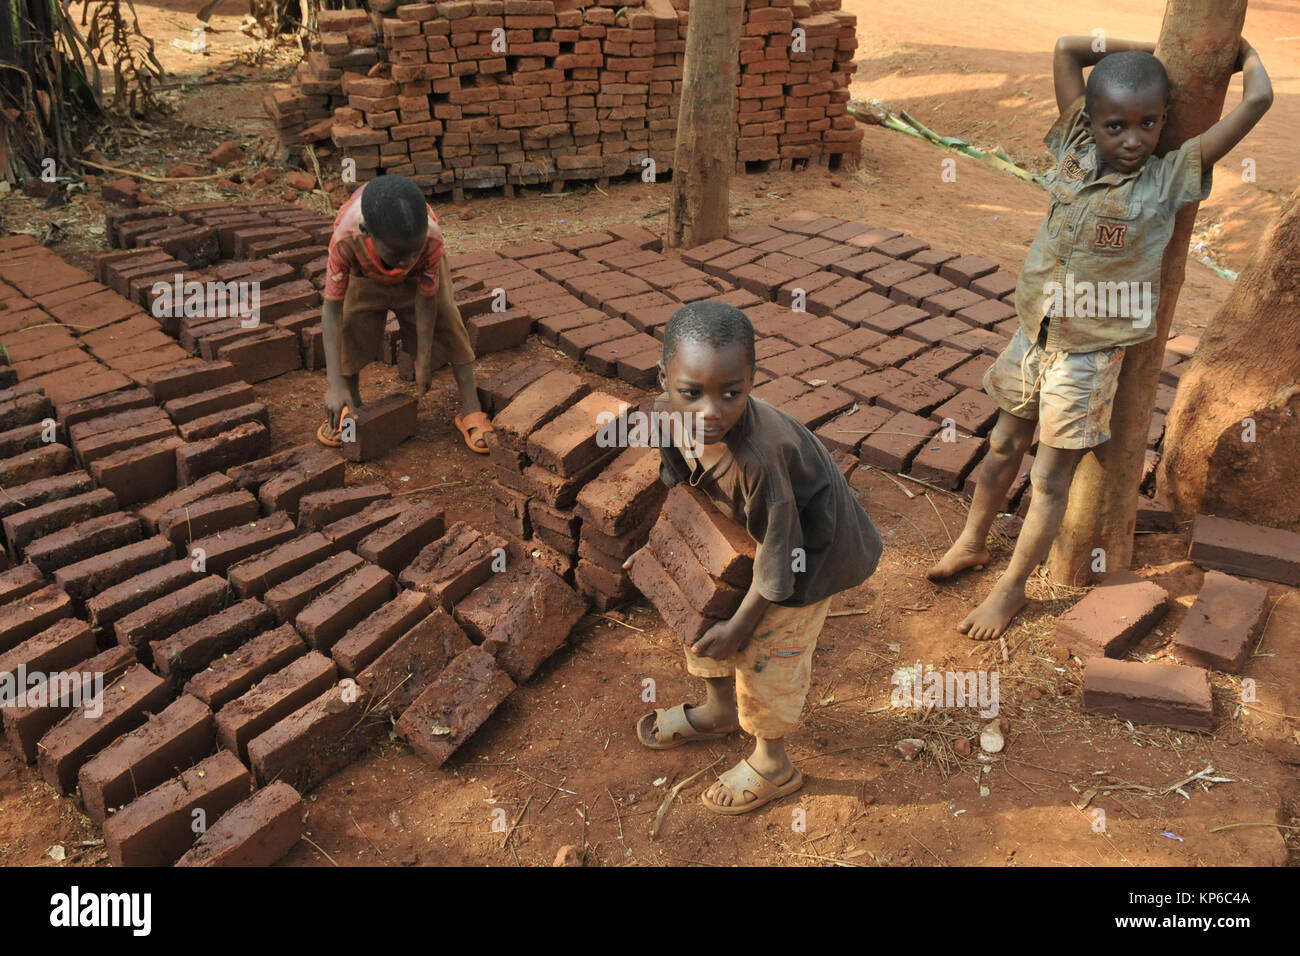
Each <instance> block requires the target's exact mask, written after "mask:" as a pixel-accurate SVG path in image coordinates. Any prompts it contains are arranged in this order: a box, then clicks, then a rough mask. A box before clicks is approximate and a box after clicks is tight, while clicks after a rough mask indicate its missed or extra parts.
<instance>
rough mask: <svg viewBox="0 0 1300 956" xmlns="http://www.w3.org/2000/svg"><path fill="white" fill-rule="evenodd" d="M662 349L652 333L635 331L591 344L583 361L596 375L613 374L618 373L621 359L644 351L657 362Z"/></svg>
mask: <svg viewBox="0 0 1300 956" xmlns="http://www.w3.org/2000/svg"><path fill="white" fill-rule="evenodd" d="M662 351H663V346H662V345H661V344H660V342H659V340H658V339H656V338H655V337H654V336H653V335H646V334H645V333H643V332H635V333H633V334H632V335H629V336H626V337H625V338H621V339H614V340H612V341H609V342H602V343H600V344H599V345H593V346H592V347H591V348H589V349H587V351H586V353H585V354H584V355H583V363H584V364H585V365H586V366H587V367H588V368H589V369H591V370H592V371H593V372H595V373H596V374H597V375H608V376H614V375H617V374H618V363H619V361H620V360H621V359H627V358H629V357H632V356H637V355H640V354H641V353H643V352H644V353H649V354H651V355H653V356H654V358H655V361H656V363H657V362H658V360H659V357H660V355H661V354H662Z"/></svg>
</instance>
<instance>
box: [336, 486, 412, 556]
mask: <svg viewBox="0 0 1300 956" xmlns="http://www.w3.org/2000/svg"><path fill="white" fill-rule="evenodd" d="M410 507H411V502H410V501H408V500H405V499H402V500H392V499H387V498H382V499H378V500H376V501H373V502H371V503H370V504H368V505H366V506H365V507H364V508H362V509H361V510H360V511H357V512H354V513H353V514H350V515H346V516H344V517H342V518H339V519H338V520H337V521H332V522H330V523H329V524H327V525H326V526H325V527H324V528H322V529H321V532H322V533H323V534H324V535H325V537H327V538H329V539H330V541H331V542H333V545H334V550H336V551H350V550H353V549H355V548H356V547H357V545H358V544H359V543H360V542H361V539H362V538H365V537H367V536H368V535H370V534H373V533H374V532H375V531H378V530H379V529H380V528H381V527H383V526H384V525H386V524H388V523H389V522H390V521H392V520H393V519H395V518H397V517H398V516H399V515H401V514H402V513H403V512H404V511H406V510H407V509H408V508H410Z"/></svg>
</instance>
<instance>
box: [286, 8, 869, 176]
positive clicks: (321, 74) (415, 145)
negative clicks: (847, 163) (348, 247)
mask: <svg viewBox="0 0 1300 956" xmlns="http://www.w3.org/2000/svg"><path fill="white" fill-rule="evenodd" d="M838 7H839V0H818V2H814V3H810V2H807V0H794V2H793V3H790V2H788V0H787V2H784V3H782V2H780V0H749V2H748V3H747V4H746V11H745V21H744V26H743V36H742V39H741V51H740V77H739V91H738V93H739V105H738V120H737V134H738V143H737V156H736V158H737V162H738V163H739V164H741V168H747V167H745V166H744V164H747V163H748V164H762V165H763V166H764V167H765V166H766V165H767V164H768V163H772V162H777V163H780V164H781V165H782V166H783V167H784V168H791V167H793V166H795V165H798V164H801V163H806V162H810V161H815V162H824V163H829V164H832V165H835V164H838V162H839V160H840V159H841V158H842V157H843V156H845V155H850V156H852V155H856V153H857V149H858V145H859V143H860V140H861V136H862V133H861V130H859V129H857V128H856V125H855V123H854V122H853V119H852V117H850V116H849V115H848V114H847V111H846V107H847V104H848V99H849V95H848V84H849V80H850V77H851V75H852V72H853V70H854V68H855V67H854V64H853V51H854V50H855V49H856V45H857V40H856V35H855V29H854V28H855V24H856V17H855V16H854V15H852V14H849V13H845V12H843V11H841V10H839V9H838ZM367 17H369V19H367ZM688 17H689V8H688V3H687V0H643V2H633V3H624V2H623V0H594V2H593V0H449V2H439V3H414V4H405V5H400V6H397V7H396V8H395V10H394V11H393V12H392V14H391V15H384V14H379V13H371V14H368V15H367V14H366V13H365V11H334V12H329V13H322V34H321V39H322V48H323V49H322V52H320V53H316V54H312V56H311V57H309V59H308V60H307V61H306V62H305V63H304V64H303V65H302V66H301V67H300V68H299V71H298V73H297V74H296V76H295V78H294V81H293V84H292V86H291V88H290V90H288V91H284V92H283V93H278V94H274V95H273V96H272V97H268V106H267V108H268V110H270V111H271V113H272V116H273V118H274V119H275V121H276V123H277V125H279V126H280V129H281V131H282V133H283V134H287V136H288V137H289V138H290V141H293V139H292V138H293V137H296V136H299V135H301V134H303V133H304V129H305V128H306V127H307V126H308V125H309V124H316V125H312V126H311V130H310V132H308V133H306V135H305V138H307V139H315V138H317V137H318V136H319V133H320V131H321V129H322V127H321V126H320V125H319V123H320V120H321V119H322V118H323V117H324V115H325V113H324V110H325V109H326V104H327V102H328V103H331V104H332V103H333V102H335V101H336V100H337V99H338V94H337V91H339V90H341V92H342V94H343V95H344V96H346V99H347V105H346V106H341V107H337V108H334V110H333V120H334V122H333V127H332V136H333V141H334V143H335V144H336V145H337V146H338V147H339V148H340V149H341V150H342V157H343V158H345V159H350V160H352V161H353V162H354V163H355V167H356V173H357V179H358V181H363V180H365V179H369V178H371V177H372V176H374V175H377V174H379V173H380V172H381V171H382V172H393V173H401V174H403V175H407V176H410V177H412V178H413V179H415V180H416V182H418V183H420V185H421V186H423V187H424V188H425V189H426V190H427V191H429V192H431V193H440V192H447V191H451V192H452V193H453V195H454V196H455V197H456V198H460V196H461V195H462V194H463V191H464V190H465V189H483V188H492V187H504V189H505V192H506V194H507V195H509V194H511V190H512V188H513V187H514V186H516V185H525V184H538V183H553V184H556V188H561V187H562V184H563V182H564V181H565V180H580V179H597V180H603V179H607V178H608V177H610V176H619V175H623V174H626V173H642V172H643V171H644V170H645V168H646V166H645V162H644V161H645V160H646V159H651V160H653V161H654V164H655V170H656V172H660V171H664V172H666V171H668V170H670V169H671V168H672V163H673V144H674V138H675V132H676V126H677V110H678V107H679V103H680V100H681V85H682V75H683V64H684V59H685V48H686V23H687V19H688ZM374 33H377V34H378V35H379V37H380V39H379V41H378V42H379V51H380V54H381V56H384V57H386V62H385V63H384V64H383V65H380V66H375V65H374V64H375V60H374V53H375V48H374V47H372V46H371V45H370V44H371V42H372V36H373V34H374ZM363 68H366V69H364V70H363Z"/></svg>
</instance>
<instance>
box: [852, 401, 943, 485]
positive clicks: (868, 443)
mask: <svg viewBox="0 0 1300 956" xmlns="http://www.w3.org/2000/svg"><path fill="white" fill-rule="evenodd" d="M937 431H938V426H936V425H935V424H934V423H933V422H930V421H926V420H925V419H924V418H920V417H918V416H916V415H913V414H911V413H910V412H899V413H898V414H896V415H895V416H894V417H893V418H891V419H890V420H889V421H887V422H885V424H883V425H882V426H880V428H879V429H877V430H876V431H875V432H873V433H872V434H871V436H870V437H868V438H867V439H866V440H865V441H863V443H862V444H861V445H860V446H859V447H858V457H859V458H860V459H861V460H862V463H863V464H864V465H876V466H878V467H880V468H885V469H887V470H889V471H894V472H905V471H907V469H908V467H909V466H910V465H911V463H912V459H913V458H914V457H915V456H916V453H917V452H919V451H920V450H921V448H922V447H923V446H924V445H925V444H926V442H927V441H929V439H930V438H931V437H933V435H934V434H935V432H937Z"/></svg>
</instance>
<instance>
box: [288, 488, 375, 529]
mask: <svg viewBox="0 0 1300 956" xmlns="http://www.w3.org/2000/svg"><path fill="white" fill-rule="evenodd" d="M390 497H391V492H389V490H388V488H387V486H385V485H382V484H369V485H350V486H348V487H346V488H331V489H329V490H326V491H313V492H311V493H310V494H307V495H303V496H302V498H301V499H299V502H298V526H299V527H302V528H308V529H310V530H317V529H319V528H323V527H325V525H328V524H332V523H333V522H335V521H339V520H341V519H343V518H347V517H349V516H351V515H354V514H356V513H357V512H358V511H361V510H362V509H363V508H365V507H367V506H368V505H371V504H374V503H375V502H377V501H384V500H386V499H388V498H390Z"/></svg>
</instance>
